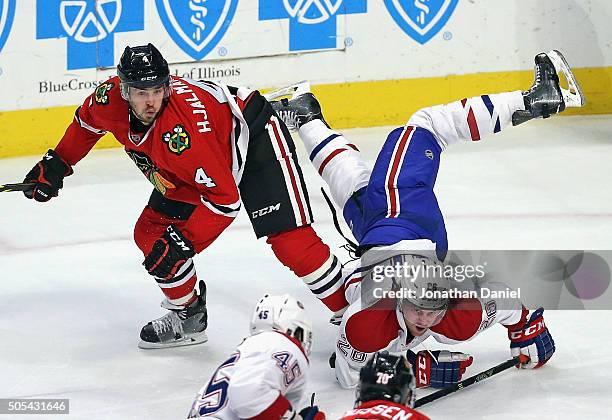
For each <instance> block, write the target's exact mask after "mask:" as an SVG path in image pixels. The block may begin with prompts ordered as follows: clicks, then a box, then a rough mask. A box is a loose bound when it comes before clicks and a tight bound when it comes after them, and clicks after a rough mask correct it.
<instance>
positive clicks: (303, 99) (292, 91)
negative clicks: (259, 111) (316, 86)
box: [266, 82, 327, 131]
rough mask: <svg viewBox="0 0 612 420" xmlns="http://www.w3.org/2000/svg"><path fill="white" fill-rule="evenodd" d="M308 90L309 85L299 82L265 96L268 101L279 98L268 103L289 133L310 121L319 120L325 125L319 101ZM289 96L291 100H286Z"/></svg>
mask: <svg viewBox="0 0 612 420" xmlns="http://www.w3.org/2000/svg"><path fill="white" fill-rule="evenodd" d="M309 90H310V85H308V84H307V82H300V83H298V84H296V85H293V86H289V87H287V88H283V89H280V90H278V91H275V92H271V93H270V94H268V96H266V97H267V98H268V100H270V99H277V98H281V99H280V100H274V101H271V102H270V103H271V104H272V108H274V110H275V111H276V113H277V114H278V117H279V118H280V119H281V120H282V121H283V122H284V123H285V125H286V126H287V128H288V129H289V130H291V131H297V130H298V129H299V128H300V127H301V126H303V125H304V124H306V123H307V122H310V121H312V120H321V121H323V122H324V123H325V125H327V123H326V122H325V119H324V118H323V114H322V113H321V105H319V101H318V100H317V98H316V97H315V96H314V95H313V94H312V93H311V92H310V91H309ZM289 95H291V98H287V96H289ZM283 96H284V97H283Z"/></svg>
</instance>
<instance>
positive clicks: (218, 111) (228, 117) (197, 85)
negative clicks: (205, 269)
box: [55, 77, 252, 243]
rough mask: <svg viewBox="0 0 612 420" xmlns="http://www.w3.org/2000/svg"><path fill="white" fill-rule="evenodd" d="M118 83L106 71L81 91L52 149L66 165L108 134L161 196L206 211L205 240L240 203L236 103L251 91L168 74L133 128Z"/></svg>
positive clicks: (241, 149) (243, 131) (241, 139)
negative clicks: (145, 116)
mask: <svg viewBox="0 0 612 420" xmlns="http://www.w3.org/2000/svg"><path fill="white" fill-rule="evenodd" d="M119 83H120V81H119V78H118V77H112V78H110V79H109V80H107V81H106V82H104V83H102V84H100V85H99V86H98V87H97V88H96V90H95V92H94V93H92V94H91V95H90V96H89V97H87V98H86V100H85V102H84V103H83V105H82V106H81V107H80V108H79V109H78V110H77V112H76V113H75V117H74V120H73V122H72V123H71V124H70V126H69V127H68V129H67V130H66V133H65V134H64V137H63V138H62V139H61V141H60V143H59V144H58V146H57V147H56V149H55V151H56V152H57V153H58V154H59V155H60V156H61V157H62V158H63V159H64V160H65V161H66V162H67V163H68V164H70V165H74V164H76V163H77V162H78V161H79V160H81V159H82V158H83V157H84V156H85V155H87V153H89V151H90V150H91V149H92V148H93V146H94V145H95V144H96V142H97V141H98V140H99V139H100V138H101V137H102V136H103V135H104V134H105V133H107V132H110V133H112V134H113V135H114V136H115V138H116V139H117V140H118V141H119V142H120V143H121V144H122V145H123V146H124V148H125V151H126V152H127V154H128V155H129V156H130V158H131V159H132V160H133V161H134V163H135V164H136V166H138V168H139V169H140V170H141V171H142V173H143V174H144V175H145V177H146V178H147V179H148V180H149V181H150V182H151V183H152V184H153V186H154V187H155V189H157V190H158V191H159V192H160V193H161V194H163V195H164V196H165V197H166V198H168V199H171V200H176V201H182V202H186V203H190V204H195V205H204V206H206V207H207V208H208V210H210V212H211V217H210V218H207V223H208V224H209V225H210V229H206V230H207V232H208V235H207V236H209V238H206V240H203V241H202V242H207V243H210V242H212V241H213V240H214V239H215V238H216V237H217V236H218V235H219V234H220V233H221V232H222V231H223V230H224V229H225V228H226V227H227V226H228V225H229V224H230V222H231V220H232V219H233V218H234V217H235V216H236V215H237V214H238V210H239V209H240V196H239V193H238V187H237V184H238V182H239V181H240V177H241V175H242V169H243V164H242V163H243V158H244V157H246V149H247V145H248V127H247V126H246V122H245V120H244V117H243V116H242V109H243V108H244V104H245V103H246V102H247V101H248V98H249V95H250V94H251V93H252V92H251V91H248V90H246V89H239V90H238V94H237V95H235V96H234V95H232V94H230V92H229V90H228V88H227V87H226V86H223V85H218V84H215V83H212V82H208V81H206V82H204V81H198V82H196V81H194V80H189V79H183V78H179V77H173V78H172V79H171V89H172V93H171V95H170V97H169V99H168V101H167V102H166V104H165V105H164V106H163V108H162V110H161V111H160V113H159V115H158V116H157V118H156V119H155V121H154V123H153V124H152V125H151V126H150V127H149V128H148V130H147V131H146V132H145V133H133V132H131V131H130V121H129V118H130V113H129V109H128V103H127V102H126V101H125V100H124V99H123V98H122V97H121V92H120V88H119ZM243 99H244V100H243Z"/></svg>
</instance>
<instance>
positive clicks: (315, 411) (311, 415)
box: [300, 405, 326, 420]
mask: <svg viewBox="0 0 612 420" xmlns="http://www.w3.org/2000/svg"><path fill="white" fill-rule="evenodd" d="M300 416H301V417H302V419H303V420H325V419H326V417H325V413H324V412H322V411H319V407H317V406H316V405H311V406H309V407H306V408H303V409H302V411H300Z"/></svg>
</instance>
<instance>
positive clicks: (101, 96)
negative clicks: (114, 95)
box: [94, 83, 115, 105]
mask: <svg viewBox="0 0 612 420" xmlns="http://www.w3.org/2000/svg"><path fill="white" fill-rule="evenodd" d="M113 86H115V85H114V84H113V83H102V84H101V85H100V86H98V87H97V88H96V92H95V93H94V97H95V98H96V103H97V104H100V105H107V104H108V92H110V90H111V89H112V88H113Z"/></svg>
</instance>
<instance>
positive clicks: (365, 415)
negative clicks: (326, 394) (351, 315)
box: [340, 351, 429, 420]
mask: <svg viewBox="0 0 612 420" xmlns="http://www.w3.org/2000/svg"><path fill="white" fill-rule="evenodd" d="M414 391H415V380H414V376H413V375H412V368H411V367H410V364H409V363H408V361H407V360H406V358H405V357H404V356H394V355H391V354H389V353H388V352H386V351H382V352H378V353H375V354H374V355H373V356H372V357H370V358H369V359H368V362H367V363H366V365H365V366H364V367H362V368H361V371H360V372H359V384H358V385H357V390H356V392H355V394H356V397H357V399H356V400H355V408H354V409H352V410H350V411H347V412H346V413H344V415H343V416H342V417H341V418H340V420H369V419H371V420H375V419H381V420H382V419H411V420H428V419H429V417H427V416H425V415H423V414H421V413H419V412H418V411H415V410H414V409H413V407H414V402H415V392H414Z"/></svg>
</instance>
